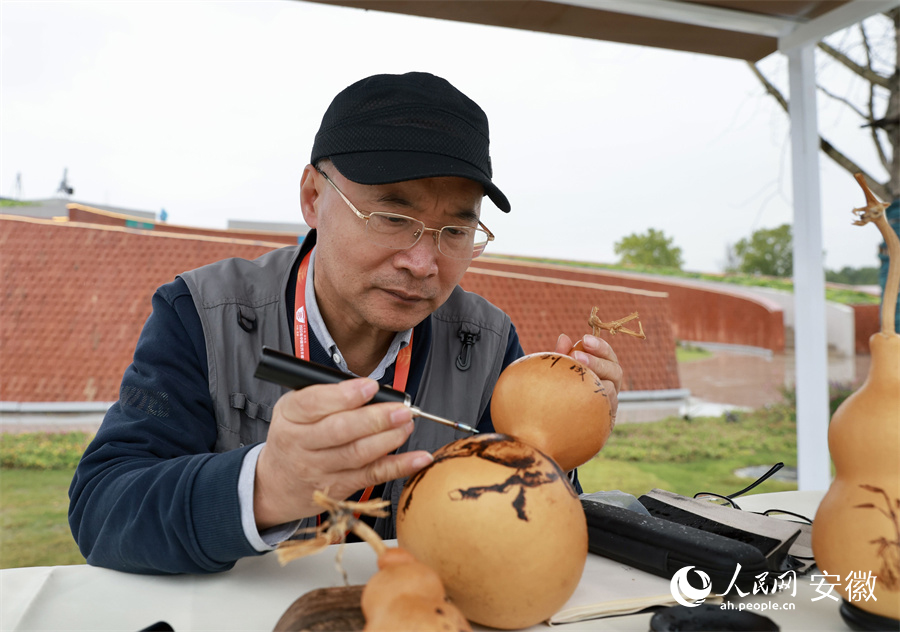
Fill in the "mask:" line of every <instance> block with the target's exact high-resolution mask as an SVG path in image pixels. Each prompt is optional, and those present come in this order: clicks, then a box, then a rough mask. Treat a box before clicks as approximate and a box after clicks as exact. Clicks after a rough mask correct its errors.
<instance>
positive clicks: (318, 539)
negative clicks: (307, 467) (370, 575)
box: [275, 490, 391, 585]
mask: <svg viewBox="0 0 900 632" xmlns="http://www.w3.org/2000/svg"><path fill="white" fill-rule="evenodd" d="M313 502H315V503H316V504H317V505H319V506H320V507H322V508H323V509H325V510H326V511H327V512H328V519H326V520H324V521H322V524H320V525H319V526H317V527H313V528H311V529H309V530H308V531H307V533H309V532H313V533H315V534H316V536H315V537H314V538H311V539H308V540H287V541H285V542H281V543H280V544H279V545H278V547H277V548H276V551H275V554H276V555H277V556H278V563H279V564H281V565H282V566H284V565H285V564H287V563H288V562H292V561H294V560H296V559H298V558H301V557H306V556H307V555H312V554H314V553H318V552H319V551H321V550H323V549H325V548H326V547H328V546H330V545H332V544H338V543H340V544H341V548H340V549H339V550H338V552H337V555H336V556H335V564H336V565H337V569H338V571H339V572H340V573H341V576H342V577H343V578H344V585H349V580H348V578H347V571H345V570H344V567H343V565H342V564H341V560H342V558H343V553H344V549H343V545H344V544H345V543H346V539H347V534H348V533H350V532H351V531H352V532H353V533H355V534H356V535H357V536H358V537H359V539H360V540H362V541H364V542H367V543H368V544H369V546H371V547H372V548H373V549H374V550H375V554H376V555H381V554H382V553H384V552H385V550H387V547H386V546H385V544H384V541H382V539H381V537H380V536H379V535H378V534H377V533H375V531H374V530H373V529H372V527H370V526H369V525H367V524H366V523H365V522H363V521H362V520H360V516H363V515H365V516H374V517H375V518H386V517H388V516H389V515H390V514H389V513H388V511H387V510H386V509H385V507H387V506H388V505H390V504H391V503H390V501H388V500H369V501H366V502H353V501H350V500H335V499H333V498H329V497H328V494H327V492H322V491H319V490H316V491H315V492H313Z"/></svg>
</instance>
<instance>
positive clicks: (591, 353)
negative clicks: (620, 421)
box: [554, 334, 622, 423]
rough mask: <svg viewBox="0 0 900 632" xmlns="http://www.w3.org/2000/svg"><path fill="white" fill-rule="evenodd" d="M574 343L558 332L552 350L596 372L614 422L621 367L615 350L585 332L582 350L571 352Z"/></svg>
mask: <svg viewBox="0 0 900 632" xmlns="http://www.w3.org/2000/svg"><path fill="white" fill-rule="evenodd" d="M574 344H575V343H573V342H572V339H571V338H569V337H568V336H567V335H566V334H560V336H559V339H558V340H557V341H556V349H554V351H555V352H556V353H562V354H564V355H570V356H572V357H573V358H575V359H576V360H578V361H579V362H581V363H582V364H583V365H585V366H586V367H588V368H589V369H590V370H591V371H593V372H594V373H596V374H597V377H599V378H600V381H601V382H602V384H603V388H605V389H606V394H607V395H608V396H609V411H610V417H611V419H612V421H613V423H615V421H616V411H617V410H618V408H619V389H621V388H622V367H621V366H620V365H619V359H618V358H617V357H616V352H615V351H613V348H612V347H611V346H610V345H609V343H608V342H606V341H605V340H603V339H602V338H598V337H597V336H594V335H591V334H587V335H586V336H585V337H584V339H583V341H582V344H583V345H584V351H575V352H571V351H572V347H573V346H574Z"/></svg>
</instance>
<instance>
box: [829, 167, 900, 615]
mask: <svg viewBox="0 0 900 632" xmlns="http://www.w3.org/2000/svg"><path fill="white" fill-rule="evenodd" d="M856 179H857V181H858V182H859V184H860V186H861V187H862V188H863V191H864V192H865V194H866V202H867V205H866V206H865V207H863V208H858V209H854V210H853V212H854V213H856V215H857V216H858V219H857V220H856V221H854V224H856V225H859V226H862V225H864V224H867V223H869V222H872V223H874V224H875V225H876V226H877V227H878V229H879V230H880V231H881V233H882V235H883V236H884V240H885V242H886V243H887V245H888V252H889V255H890V267H889V272H888V277H887V283H886V284H885V288H884V292H883V296H882V304H881V331H879V332H877V333H875V334H873V335H872V336H871V337H870V338H869V348H870V350H871V354H872V363H871V367H870V369H869V375H868V377H867V378H866V381H865V382H864V383H863V385H862V386H861V387H860V388H859V389H858V390H857V391H856V392H855V393H853V394H852V395H851V396H850V397H848V398H847V399H846V400H845V401H844V403H843V404H841V406H840V407H839V408H838V409H837V411H835V413H834V415H833V417H832V419H831V424H830V426H829V429H828V446H829V450H830V452H831V458H832V460H833V462H834V468H835V478H834V480H833V481H832V483H831V486H830V487H829V489H828V492H827V494H826V495H825V497H824V498H823V500H822V502H821V504H820V505H819V509H818V512H817V513H816V517H815V520H814V522H813V529H812V546H813V554H814V556H815V559H816V565H817V566H818V568H819V571H820V572H821V573H823V574H826V573H827V574H828V575H829V576H830V578H829V583H832V584H834V585H835V588H834V590H835V592H837V593H840V595H841V596H842V597H843V598H844V603H843V605H842V606H841V614H842V616H843V617H844V618H845V619H846V620H847V621H848V622H851V621H852V622H853V623H855V624H857V626H853V627H857V628H859V627H862V628H880V627H882V626H883V625H885V624H887V623H890V624H891V625H890V627H894V623H896V620H898V619H900V335H898V333H897V332H896V331H895V322H894V320H895V311H896V305H897V294H898V291H900V240H898V238H897V235H896V234H895V233H894V231H893V230H892V229H891V227H890V225H889V224H888V222H887V219H886V218H885V212H884V211H885V209H886V208H887V206H888V205H887V204H883V203H881V202H879V201H878V199H877V198H876V197H875V196H874V195H873V194H872V192H871V191H869V188H868V187H867V186H866V183H865V180H864V179H863V176H862V175H861V174H857V175H856ZM838 576H839V577H840V580H838ZM873 577H874V579H872V578H873ZM860 611H862V612H860ZM891 620H894V621H893V622H891ZM867 622H868V623H867Z"/></svg>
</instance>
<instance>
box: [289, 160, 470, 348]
mask: <svg viewBox="0 0 900 632" xmlns="http://www.w3.org/2000/svg"><path fill="white" fill-rule="evenodd" d="M323 171H324V172H325V173H326V174H328V177H329V178H331V180H332V181H333V182H334V183H335V184H336V185H337V187H338V188H339V189H340V190H341V191H342V192H343V193H344V195H346V196H347V198H348V199H349V200H350V201H351V202H352V203H353V204H354V206H356V208H357V209H359V211H360V212H362V213H364V214H366V215H368V214H369V213H373V212H378V211H380V212H385V213H395V214H399V215H406V216H408V217H412V218H415V219H418V220H420V221H422V222H423V223H424V224H425V226H427V227H428V228H438V229H440V228H443V227H444V226H472V227H477V226H478V218H479V216H480V213H481V199H482V197H483V195H484V190H483V188H482V186H481V185H480V184H478V183H477V182H474V181H472V180H468V179H465V178H451V177H447V178H425V179H420V180H409V181H406V182H398V183H395V184H384V185H361V184H357V183H355V182H351V181H349V180H347V179H346V178H344V177H343V176H342V175H341V174H340V173H339V172H338V170H337V169H336V168H335V167H334V166H333V165H331V164H330V163H327V162H326V163H325V164H324V165H323ZM310 187H314V189H315V192H314V193H312V192H311V191H310ZM302 189H303V192H302V193H301V198H302V200H303V210H304V217H305V219H306V222H307V224H309V226H310V227H312V228H315V229H316V230H317V235H318V237H317V242H316V264H315V288H316V298H317V301H318V303H319V308H320V310H321V311H322V314H323V316H324V318H325V321H326V324H327V325H328V327H329V329H331V328H334V327H338V328H339V327H348V328H349V331H353V330H354V329H356V328H359V327H366V326H369V327H373V328H375V329H378V330H382V331H403V330H406V329H409V328H411V327H414V326H415V325H417V324H418V323H420V322H421V321H422V320H424V319H425V317H427V316H428V315H429V314H431V313H432V312H434V311H435V310H436V309H437V308H438V307H440V306H441V305H442V304H443V303H444V301H446V300H447V298H448V297H449V296H450V293H451V292H452V291H453V288H455V287H456V285H457V284H458V283H459V281H460V279H461V278H462V276H463V274H464V273H465V271H466V269H467V268H468V265H469V260H459V259H452V258H450V257H447V256H445V255H443V254H442V253H441V252H440V251H439V250H438V245H437V243H436V241H435V238H434V236H435V235H436V233H432V232H426V233H424V234H423V235H422V237H421V238H420V239H419V241H418V242H417V243H416V244H415V245H414V246H413V247H411V248H408V249H406V250H392V249H389V248H385V247H383V246H379V245H377V244H374V243H372V242H370V241H369V240H368V239H367V238H366V222H365V220H363V219H360V218H359V217H358V216H357V215H356V214H355V213H354V212H353V211H352V210H351V209H350V208H349V207H348V206H347V204H346V203H345V202H344V201H343V200H342V199H341V197H340V196H339V195H338V193H337V192H336V191H335V190H334V189H333V188H332V187H331V186H330V185H329V184H328V182H327V181H326V180H325V178H323V177H322V175H321V174H319V173H317V172H316V171H315V170H314V169H313V168H312V167H307V171H306V172H305V173H304V179H303V184H302ZM333 335H334V332H333Z"/></svg>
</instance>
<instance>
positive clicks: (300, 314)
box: [296, 307, 306, 323]
mask: <svg viewBox="0 0 900 632" xmlns="http://www.w3.org/2000/svg"><path fill="white" fill-rule="evenodd" d="M296 316H297V322H298V323H305V322H306V308H305V307H300V308H298V309H297V315H296Z"/></svg>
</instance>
